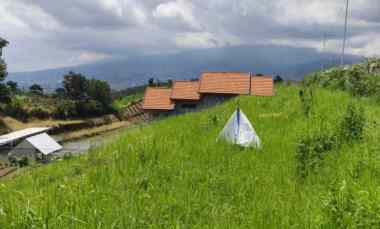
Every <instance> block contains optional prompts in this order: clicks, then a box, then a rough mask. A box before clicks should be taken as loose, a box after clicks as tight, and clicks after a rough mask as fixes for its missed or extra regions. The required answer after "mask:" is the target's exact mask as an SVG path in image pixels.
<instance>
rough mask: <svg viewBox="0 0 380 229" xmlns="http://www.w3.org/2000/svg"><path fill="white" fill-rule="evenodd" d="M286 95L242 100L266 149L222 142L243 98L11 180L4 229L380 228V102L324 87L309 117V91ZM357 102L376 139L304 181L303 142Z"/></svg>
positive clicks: (342, 150)
mask: <svg viewBox="0 0 380 229" xmlns="http://www.w3.org/2000/svg"><path fill="white" fill-rule="evenodd" d="M276 90H277V95H276V96H275V97H272V98H264V97H240V106H241V108H242V110H243V111H244V112H245V113H246V114H247V116H248V118H249V119H250V120H251V121H252V124H253V125H254V127H255V129H256V131H257V133H258V134H259V136H260V137H261V140H262V142H263V148H262V149H261V150H255V149H242V148H239V147H236V146H231V145H228V144H224V143H222V142H217V141H216V138H217V136H218V133H219V132H220V131H221V129H222V128H223V126H224V124H225V122H226V121H227V120H228V118H229V117H230V115H231V114H232V112H233V111H234V109H235V107H236V104H237V100H232V101H229V102H227V103H225V104H223V105H221V106H218V107H215V108H212V109H209V110H205V111H203V112H199V113H192V114H187V115H183V116H178V117H171V118H168V119H165V120H162V121H157V122H153V123H151V124H149V125H146V126H141V127H137V128H134V129H131V130H126V131H125V133H123V134H122V135H121V136H120V138H119V139H115V141H114V142H113V143H111V144H109V145H107V146H104V147H102V148H100V149H96V150H94V151H92V152H90V153H89V154H88V155H85V156H81V157H79V158H67V159H64V160H62V161H58V162H55V163H53V164H50V165H47V166H43V167H40V168H37V169H32V170H29V171H28V172H27V174H25V175H22V176H20V177H16V178H13V179H9V180H3V181H1V184H0V196H1V198H0V228H320V227H324V228H337V227H356V226H358V225H359V226H360V225H362V226H363V227H377V226H379V218H380V216H379V211H378V210H379V209H378V208H379V203H380V198H379V191H380V190H379V189H378V187H379V184H380V161H379V159H380V157H379V144H378V142H379V141H378V139H379V137H380V131H379V128H377V124H378V123H380V117H379V115H378V114H379V112H380V107H379V106H377V105H376V104H375V102H374V101H372V100H371V99H356V98H355V99H354V98H352V97H350V96H349V95H348V94H346V93H343V92H336V91H328V90H325V89H316V91H315V92H314V97H315V100H314V102H313V106H312V115H311V117H309V118H307V117H306V116H305V115H304V114H303V112H302V109H301V104H300V100H299V98H298V92H299V87H298V86H277V88H276ZM352 101H353V102H354V103H356V104H359V105H360V106H362V107H363V108H364V109H365V113H366V117H367V122H366V123H367V124H366V132H365V133H366V134H365V136H364V139H363V140H362V141H360V142H357V143H352V144H350V145H343V146H341V147H339V148H336V149H333V150H331V151H330V152H328V154H327V156H326V157H325V158H324V159H323V162H322V163H320V164H319V165H318V168H317V169H315V170H313V172H311V173H310V174H309V175H308V176H307V177H305V178H301V177H299V176H298V175H297V170H296V167H297V163H299V162H298V161H297V160H296V157H295V154H296V149H297V143H298V142H299V140H300V139H302V138H304V137H305V136H308V135H310V134H313V133H315V132H318V131H322V132H323V131H330V130H332V129H334V128H336V126H337V123H339V122H340V120H341V119H342V117H343V115H344V114H345V112H346V107H347V104H348V103H349V102H352ZM357 209H359V210H357Z"/></svg>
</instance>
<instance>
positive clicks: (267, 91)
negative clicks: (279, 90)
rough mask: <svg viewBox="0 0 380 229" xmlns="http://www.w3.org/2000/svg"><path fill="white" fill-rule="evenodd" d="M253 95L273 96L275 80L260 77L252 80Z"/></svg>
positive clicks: (268, 77)
mask: <svg viewBox="0 0 380 229" xmlns="http://www.w3.org/2000/svg"><path fill="white" fill-rule="evenodd" d="M251 95H256V96H273V95H274V92H273V79H272V77H270V76H258V77H252V79H251Z"/></svg>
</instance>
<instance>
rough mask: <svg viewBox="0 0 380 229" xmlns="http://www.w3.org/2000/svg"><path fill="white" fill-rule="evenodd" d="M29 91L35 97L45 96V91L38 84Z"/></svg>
mask: <svg viewBox="0 0 380 229" xmlns="http://www.w3.org/2000/svg"><path fill="white" fill-rule="evenodd" d="M29 91H30V92H31V93H33V94H35V95H43V94H44V89H43V88H42V87H41V86H40V85H38V84H33V85H32V86H30V87H29Z"/></svg>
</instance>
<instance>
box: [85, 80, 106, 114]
mask: <svg viewBox="0 0 380 229" xmlns="http://www.w3.org/2000/svg"><path fill="white" fill-rule="evenodd" d="M87 95H88V96H89V97H90V98H91V99H93V100H96V101H98V102H99V103H101V104H102V106H103V108H104V109H107V108H108V107H109V106H110V104H111V103H112V96H111V87H110V86H109V84H108V83H107V82H106V81H102V80H96V79H92V80H89V82H88V89H87Z"/></svg>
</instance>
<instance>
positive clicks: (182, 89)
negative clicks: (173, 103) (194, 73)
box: [171, 81, 201, 100]
mask: <svg viewBox="0 0 380 229" xmlns="http://www.w3.org/2000/svg"><path fill="white" fill-rule="evenodd" d="M200 97H201V96H200V94H199V81H174V84H173V91H172V96H171V98H172V99H175V100H199V99H200Z"/></svg>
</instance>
